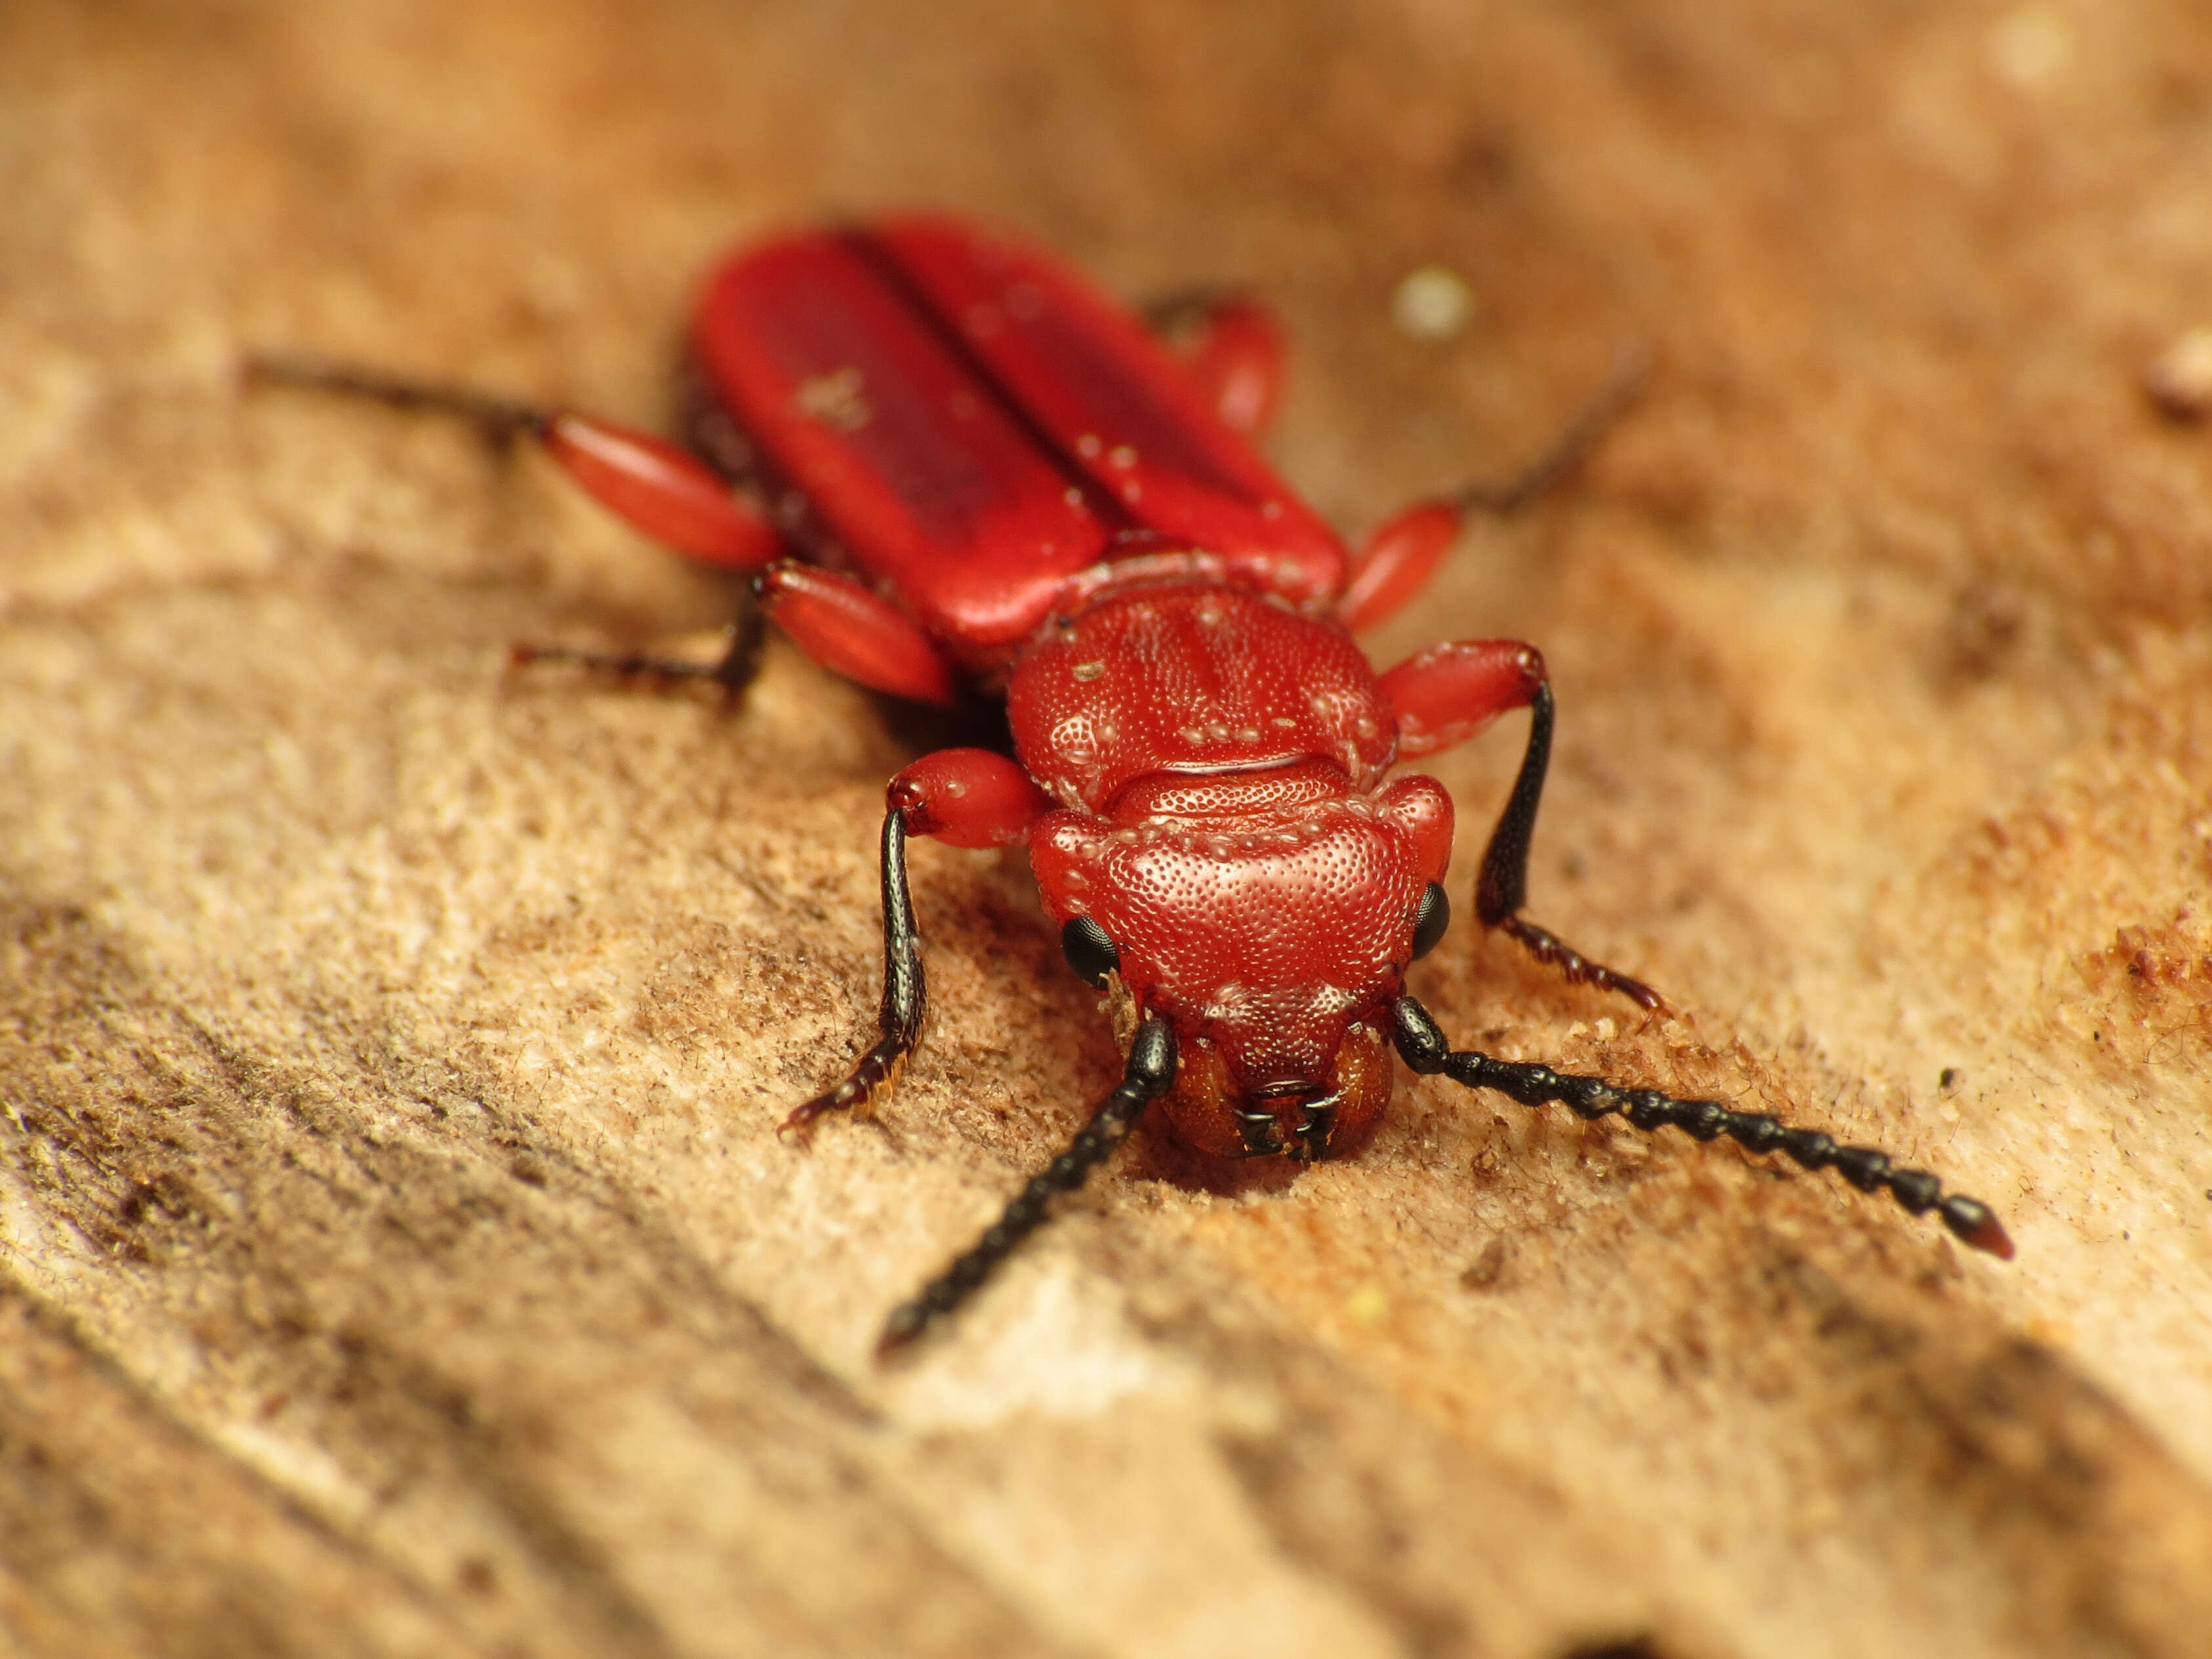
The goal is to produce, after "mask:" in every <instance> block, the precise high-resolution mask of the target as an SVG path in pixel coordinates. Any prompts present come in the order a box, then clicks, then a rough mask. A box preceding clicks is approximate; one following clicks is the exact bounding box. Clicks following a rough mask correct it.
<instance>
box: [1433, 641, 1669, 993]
mask: <svg viewBox="0 0 2212 1659" xmlns="http://www.w3.org/2000/svg"><path fill="white" fill-rule="evenodd" d="M1551 764H1552V688H1551V686H1550V685H1549V684H1539V685H1538V686H1537V687H1536V690H1535V694H1534V696H1531V697H1530V698H1529V700H1528V749H1527V750H1526V751H1525V752H1524V753H1523V754H1522V757H1521V773H1520V775H1519V776H1518V777H1516V778H1515V779H1514V780H1513V793H1512V794H1511V795H1510V797H1509V798H1508V799H1507V800H1506V802H1505V810H1504V811H1503V812H1501V813H1499V814H1498V828H1497V829H1493V830H1492V831H1491V832H1490V845H1489V846H1488V847H1486V848H1484V849H1483V854H1482V873H1481V874H1480V876H1478V877H1477V878H1475V884H1474V912H1475V915H1477V916H1478V917H1479V918H1480V920H1481V922H1482V925H1483V926H1484V927H1495V928H1499V929H1502V930H1503V931H1504V933H1506V934H1507V935H1509V936H1510V938H1512V939H1516V940H1518V941H1519V942H1520V945H1521V947H1522V949H1523V950H1525V951H1528V954H1529V955H1530V956H1532V957H1534V958H1535V959H1536V960H1537V961H1539V962H1541V963H1543V964H1544V965H1545V966H1546V967H1547V968H1555V969H1558V970H1559V974H1560V975H1561V976H1562V977H1564V978H1565V979H1567V980H1569V981H1572V982H1573V983H1575V984H1577V985H1594V986H1595V987H1597V988H1598V989H1600V990H1601V991H1618V992H1620V994H1621V995H1623V996H1625V997H1626V998H1628V999H1629V1000H1631V1001H1632V1002H1634V1003H1635V1004H1636V1005H1637V1006H1639V1007H1642V1008H1648V1009H1659V1008H1663V1007H1665V1006H1667V1004H1666V999H1664V998H1663V997H1662V996H1661V995H1660V994H1658V992H1656V991H1655V990H1653V989H1652V988H1651V987H1650V986H1648V985H1646V984H1644V981H1641V980H1636V979H1631V978H1629V976H1628V975H1626V974H1620V973H1615V972H1614V971H1613V969H1610V968H1608V967H1607V966H1606V965H1605V964H1604V963H1600V962H1592V961H1591V960H1590V959H1589V957H1585V956H1584V955H1583V953H1582V952H1581V951H1577V950H1576V949H1575V948H1574V947H1573V946H1572V945H1569V944H1568V943H1567V942H1566V941H1565V939H1560V938H1559V937H1558V936H1557V935H1556V934H1553V933H1547V931H1546V930H1545V929H1543V928H1541V927H1538V926H1536V924H1535V923H1534V922H1533V921H1523V920H1522V917H1521V915H1520V910H1521V907H1522V905H1523V904H1525V903H1527V902H1528V844H1529V842H1530V840H1531V839H1532V838H1533V837H1534V835H1535V831H1536V809H1537V807H1539V806H1540V805H1542V804H1543V799H1544V775H1545V773H1546V772H1547V771H1548V770H1549V769H1550V768H1551Z"/></svg>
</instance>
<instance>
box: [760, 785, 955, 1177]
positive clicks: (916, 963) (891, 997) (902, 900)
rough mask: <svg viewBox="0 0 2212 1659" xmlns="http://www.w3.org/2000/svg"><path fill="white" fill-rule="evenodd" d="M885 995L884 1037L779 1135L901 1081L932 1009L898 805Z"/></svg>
mask: <svg viewBox="0 0 2212 1659" xmlns="http://www.w3.org/2000/svg"><path fill="white" fill-rule="evenodd" d="M883 886H884V1000H883V1003H882V1006H880V1007H879V1008H878V1011H877V1014H876V1025H877V1028H878V1030H880V1031H882V1033H883V1036H882V1039H881V1040H880V1041H879V1042H877V1044H876V1046H875V1047H874V1048H871V1049H869V1050H868V1052H867V1053H866V1054H863V1055H861V1056H860V1064H859V1065H857V1066H854V1068H853V1069H852V1072H851V1073H850V1074H849V1075H848V1076H847V1077H846V1079H845V1080H844V1081H843V1082H842V1083H840V1084H838V1085H836V1087H835V1088H831V1089H825V1090H823V1091H822V1092H821V1093H820V1094H818V1095H817V1096H815V1097H814V1098H813V1099H811V1100H809V1101H805V1102H804V1103H801V1104H799V1106H796V1107H794V1108H793V1109H792V1112H791V1115H789V1116H788V1117H787V1118H785V1119H784V1121H783V1122H782V1123H781V1125H780V1126H779V1127H777V1130H776V1133H778V1134H785V1135H789V1134H796V1135H798V1136H799V1137H800V1138H801V1139H805V1135H806V1133H807V1132H808V1131H809V1130H810V1129H811V1127H813V1124H814V1120H815V1119H817V1118H818V1117H820V1116H821V1115H823V1113H824V1112H842V1111H850V1110H851V1109H853V1108H854V1107H856V1106H865V1105H866V1104H867V1103H870V1102H871V1101H872V1100H874V1099H875V1098H876V1097H878V1095H880V1094H881V1093H883V1091H884V1090H886V1089H888V1088H890V1086H891V1085H892V1084H894V1083H896V1081H897V1080H898V1074H899V1073H900V1071H901V1070H902V1069H903V1068H904V1066H905V1065H906V1057H907V1056H908V1054H912V1053H913V1052H914V1047H915V1044H916V1043H917V1042H921V1026H922V1021H923V1020H924V1019H925V1018H927V1016H928V1013H929V981H928V977H927V975H926V974H924V972H923V971H922V966H921V933H919V932H918V931H917V930H916V928H915V925H914V899H913V896H912V895H911V894H910V893H909V892H908V890H907V881H906V815H905V814H904V813H903V812H902V811H900V810H899V808H898V807H897V806H896V805H892V806H891V807H890V810H889V811H886V812H884V842H883Z"/></svg>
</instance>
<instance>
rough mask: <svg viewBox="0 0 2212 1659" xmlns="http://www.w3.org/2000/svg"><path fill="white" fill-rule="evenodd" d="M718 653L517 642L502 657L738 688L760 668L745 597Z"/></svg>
mask: <svg viewBox="0 0 2212 1659" xmlns="http://www.w3.org/2000/svg"><path fill="white" fill-rule="evenodd" d="M722 639H723V646H722V653H721V654H720V656H718V657H714V658H710V659H705V660H703V661H702V660H697V659H690V658H683V657H655V656H652V655H649V654H647V653H644V652H640V651H586V650H581V649H579V648H578V647H574V646H567V645H532V644H529V643H527V642H518V643H517V644H515V645H513V646H512V647H509V648H508V650H507V663H508V665H510V666H512V667H515V668H527V667H529V666H530V665H532V663H541V662H560V663H574V664H576V665H579V666H580V667H584V668H588V669H591V670H592V671H596V672H599V673H603V674H613V675H617V676H619V677H620V678H624V679H631V678H636V679H655V680H712V681H714V683H715V684H718V685H720V686H721V687H722V688H723V689H724V690H726V691H742V690H744V689H745V687H746V686H748V685H750V684H752V678H753V676H754V674H755V673H757V671H759V668H760V648H761V613H760V607H759V606H758V605H754V604H750V603H748V604H747V605H745V607H744V610H743V611H741V612H739V613H738V620H737V621H735V622H733V623H731V624H730V625H729V626H728V627H726V628H725V629H723V630H722Z"/></svg>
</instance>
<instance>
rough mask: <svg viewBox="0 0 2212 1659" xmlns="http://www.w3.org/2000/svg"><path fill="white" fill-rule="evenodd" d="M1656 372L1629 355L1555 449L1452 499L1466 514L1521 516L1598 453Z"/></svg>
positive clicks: (1643, 358) (1638, 355)
mask: <svg viewBox="0 0 2212 1659" xmlns="http://www.w3.org/2000/svg"><path fill="white" fill-rule="evenodd" d="M1650 372H1651V361H1650V357H1649V356H1646V355H1645V354H1644V353H1643V352H1641V351H1632V352H1628V353H1625V354H1624V355H1623V356H1621V357H1620V359H1619V360H1618V361H1616V362H1614V364H1613V373H1612V374H1609V375H1607V377H1606V382H1605V384H1604V385H1603V386H1600V387H1599V388H1598V390H1597V394H1596V395H1595V397H1593V398H1591V399H1590V400H1589V402H1588V403H1586V404H1583V406H1582V407H1581V408H1580V409H1579V410H1576V411H1575V416H1574V418H1573V419H1572V420H1571V421H1569V422H1567V424H1566V426H1565V428H1563V429H1562V430H1561V431H1560V433H1559V436H1558V437H1556V438H1554V439H1553V440H1552V442H1551V447H1549V448H1547V449H1546V450H1545V451H1544V453H1542V454H1541V455H1539V456H1537V457H1536V459H1534V460H1533V461H1531V462H1529V463H1528V465H1526V466H1524V467H1522V469H1521V471H1518V472H1516V473H1515V474H1514V475H1513V476H1512V477H1510V478H1498V479H1493V480H1492V481H1491V482H1489V483H1473V484H1468V486H1467V487H1466V488H1465V489H1462V490H1461V491H1460V492H1459V493H1458V494H1457V495H1455V496H1453V497H1452V498H1451V499H1452V500H1453V501H1455V502H1456V503H1457V504H1458V505H1459V507H1460V508H1461V509H1462V511H1463V512H1468V513H1498V514H1500V515H1503V514H1504V513H1517V512H1519V511H1520V510H1521V509H1522V507H1526V506H1528V503H1529V502H1531V501H1534V500H1535V499H1536V497H1538V496H1539V495H1542V494H1543V493H1544V492H1545V491H1546V490H1547V489H1550V488H1551V487H1552V486H1553V484H1555V483H1559V480H1560V479H1562V478H1564V477H1566V476H1567V474H1568V473H1570V472H1571V471H1574V470H1575V468H1577V466H1579V465H1582V463H1583V461H1584V460H1586V459H1589V453H1590V451H1592V450H1593V449H1595V448H1596V447H1597V441H1598V440H1599V439H1600V438H1602V437H1603V436H1605V435H1606V432H1607V428H1610V427H1611V426H1612V425H1613V422H1615V421H1617V420H1619V419H1620V414H1621V411H1622V410H1625V409H1626V408H1627V407H1628V406H1629V404H1632V403H1634V402H1635V401H1636V397H1637V394H1638V392H1642V391H1643V390H1644V380H1645V378H1646V377H1647V376H1648V375H1649V374H1650Z"/></svg>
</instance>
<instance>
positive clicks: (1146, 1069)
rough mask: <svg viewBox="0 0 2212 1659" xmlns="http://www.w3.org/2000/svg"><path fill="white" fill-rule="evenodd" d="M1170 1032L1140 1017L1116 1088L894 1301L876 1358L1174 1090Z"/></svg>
mask: <svg viewBox="0 0 2212 1659" xmlns="http://www.w3.org/2000/svg"><path fill="white" fill-rule="evenodd" d="M1175 1075H1176V1039H1175V1030H1174V1028H1173V1027H1171V1026H1170V1025H1169V1024H1168V1023H1167V1021H1166V1020H1164V1019H1163V1018H1160V1016H1159V1015H1158V1014H1151V1015H1147V1016H1146V1018H1145V1021H1144V1023H1143V1024H1140V1025H1139V1026H1138V1027H1137V1034H1136V1037H1135V1039H1134V1040H1133V1042H1131V1043H1130V1044H1129V1060H1128V1064H1127V1066H1126V1067H1125V1068H1124V1069H1123V1071H1122V1073H1121V1086H1120V1087H1118V1088H1116V1089H1115V1091H1114V1092H1113V1093H1112V1094H1110V1095H1109V1096H1107V1097H1106V1101H1105V1103H1104V1104H1103V1105H1102V1106H1100V1107H1099V1109H1097V1112H1095V1113H1093V1114H1092V1115H1091V1121H1090V1122H1088V1123H1086V1124H1085V1125H1084V1127H1083V1129H1082V1131H1081V1133H1079V1134H1078V1135H1077V1136H1076V1137H1075V1139H1073V1140H1072V1141H1070V1142H1069V1143H1068V1145H1067V1150H1066V1152H1062V1153H1061V1154H1060V1156H1059V1157H1058V1158H1054V1159H1053V1161H1052V1162H1051V1163H1050V1164H1047V1165H1046V1166H1045V1167H1044V1169H1043V1170H1041V1171H1039V1172H1038V1173H1037V1174H1036V1175H1034V1176H1030V1181H1029V1184H1028V1185H1027V1186H1025V1187H1024V1188H1022V1190H1021V1192H1020V1193H1019V1194H1018V1195H1017V1196H1016V1197H1015V1198H1014V1200H1012V1202H1011V1203H1009V1204H1008V1205H1007V1206H1006V1209H1005V1211H1004V1212H1002V1213H1001V1214H1000V1217H999V1218H998V1220H997V1221H995V1222H994V1223H993V1224H992V1225H990V1226H989V1227H988V1228H987V1229H986V1230H985V1231H984V1233H983V1236H982V1237H981V1238H980V1239H978V1240H976V1242H975V1244H974V1245H973V1246H971V1247H970V1248H969V1249H968V1250H966V1251H965V1252H963V1254H962V1255H959V1256H958V1257H957V1258H956V1259H955V1260H954V1261H953V1263H952V1265H951V1267H947V1268H946V1269H945V1271H944V1272H943V1273H939V1275H938V1276H937V1277H936V1278H935V1279H932V1280H930V1282H929V1283H928V1284H927V1285H924V1286H923V1287H922V1289H921V1292H920V1294H918V1295H917V1296H915V1297H914V1299H913V1300H912V1301H909V1302H902V1303H901V1304H899V1305H898V1306H897V1307H896V1308H894V1309H893V1310H891V1316H890V1318H889V1319H887V1320H885V1321H884V1329H883V1334H882V1335H881V1336H880V1337H878V1339H877V1341H876V1358H878V1359H883V1358H887V1357H889V1356H890V1354H893V1353H895V1352H897V1351H898V1350H899V1349H901V1348H903V1347H905V1346H907V1345H908V1343H910V1342H912V1341H913V1340H915V1338H916V1337H918V1336H920V1335H921V1334H922V1332H923V1331H924V1330H926V1329H927V1328H928V1327H929V1325H930V1322H932V1321H933V1320H936V1319H939V1318H942V1317H943V1316H945V1315H946V1314H948V1313H951V1311H952V1310H953V1309H955V1308H957V1307H958V1306H959V1305H960V1304H961V1303H963V1302H964V1301H966V1300H967V1299H968V1297H969V1296H970V1295H971V1294H973V1293H974V1291H975V1290H976V1288H977V1287H978V1286H980V1285H981V1284H982V1283H983V1281H984V1280H985V1279H988V1278H989V1277H990V1276H991V1272H992V1270H993V1269H994V1268H995V1267H997V1266H998V1265H999V1264H1000V1262H1001V1261H1005V1260H1006V1258H1007V1257H1008V1256H1009V1255H1012V1254H1013V1251H1014V1247H1015V1246H1016V1245H1018V1244H1019V1243H1021V1242H1022V1240H1023V1239H1024V1238H1026V1237H1029V1236H1030V1234H1031V1233H1032V1232H1035V1231H1036V1229H1037V1227H1038V1226H1039V1225H1041V1224H1042V1222H1043V1220H1044V1218H1045V1212H1046V1208H1047V1206H1048V1205H1049V1204H1050V1202H1051V1200H1052V1198H1053V1195H1054V1194H1056V1193H1072V1192H1073V1191H1074V1190H1075V1189H1076V1188H1079V1187H1080V1186H1081V1185H1082V1184H1083V1183H1084V1182H1085V1180H1086V1179H1087V1178H1088V1177H1089V1176H1090V1174H1091V1170H1094V1169H1096V1168H1097V1166H1098V1165H1099V1164H1102V1163H1103V1162H1104V1161H1105V1159H1106V1158H1107V1156H1108V1155H1109V1153H1110V1152H1113V1150H1114V1149H1115V1147H1116V1146H1120V1145H1121V1143H1122V1141H1124V1140H1125V1139H1127V1138H1128V1134H1129V1131H1130V1129H1131V1128H1133V1127H1134V1126H1135V1124H1136V1121H1137V1120H1138V1119H1139V1117H1141V1116H1143V1115H1144V1111H1145V1108H1146V1107H1147V1106H1149V1105H1151V1104H1152V1102H1153V1101H1155V1100H1158V1098H1159V1097H1161V1096H1162V1095H1164V1094H1165V1093H1166V1092H1167V1091H1169V1090H1170V1088H1172V1087H1174V1086H1175Z"/></svg>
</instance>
